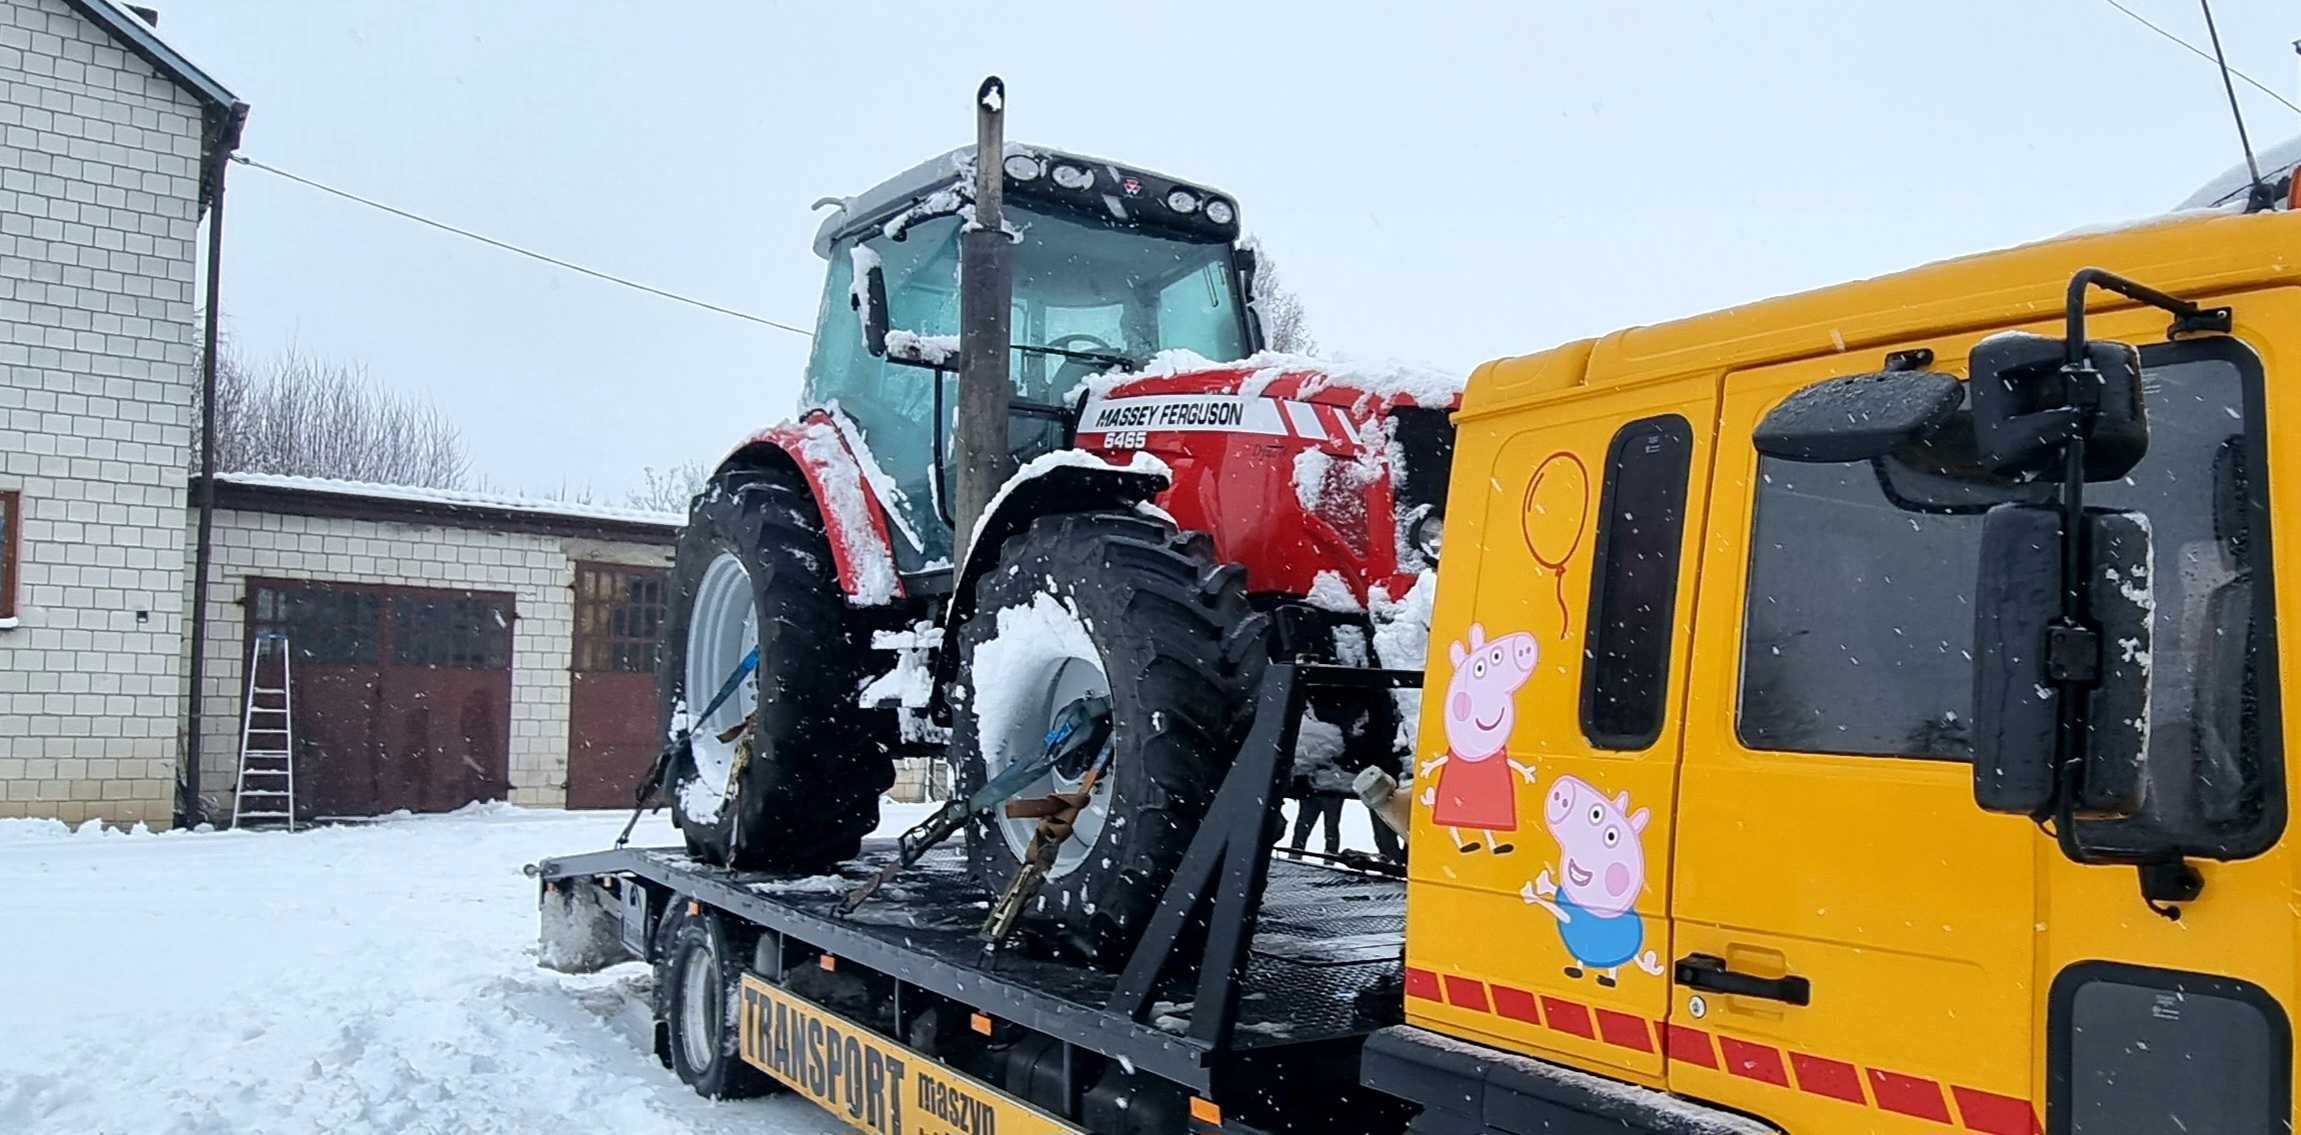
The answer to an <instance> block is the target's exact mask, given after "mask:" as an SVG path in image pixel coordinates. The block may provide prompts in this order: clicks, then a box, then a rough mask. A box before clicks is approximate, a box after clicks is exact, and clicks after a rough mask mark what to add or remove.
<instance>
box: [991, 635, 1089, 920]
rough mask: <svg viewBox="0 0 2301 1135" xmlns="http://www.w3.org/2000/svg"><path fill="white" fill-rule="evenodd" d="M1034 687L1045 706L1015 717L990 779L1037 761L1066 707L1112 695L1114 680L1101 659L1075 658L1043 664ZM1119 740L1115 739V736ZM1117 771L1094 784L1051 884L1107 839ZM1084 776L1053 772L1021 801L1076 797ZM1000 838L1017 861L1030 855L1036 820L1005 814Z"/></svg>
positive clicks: (1036, 782) (1062, 657)
mask: <svg viewBox="0 0 2301 1135" xmlns="http://www.w3.org/2000/svg"><path fill="white" fill-rule="evenodd" d="M1035 678H1036V680H1035V682H1033V685H1034V687H1035V688H1037V689H1041V690H1045V691H1046V696H1045V698H1044V700H1043V702H1042V703H1041V704H1040V705H1038V706H1037V707H1035V712H1023V713H1017V714H1015V715H1014V717H1013V724H1012V726H1010V728H1009V730H1008V733H1007V737H1006V739H1005V740H1006V744H1005V746H1004V747H1003V751H1002V752H1001V753H1000V755H999V756H998V757H997V758H996V759H995V760H987V761H985V762H984V764H985V768H986V770H987V774H988V775H990V776H997V775H998V774H999V772H1000V770H1001V769H1004V768H1006V767H1007V764H1008V763H1009V762H1011V761H1013V760H1014V759H1016V758H1017V757H1020V756H1036V755H1037V754H1039V753H1041V752H1044V751H1045V749H1046V746H1047V741H1046V737H1047V731H1048V730H1050V729H1052V728H1053V727H1054V724H1055V720H1056V718H1057V717H1059V716H1060V715H1061V713H1062V710H1063V707H1064V706H1067V705H1069V704H1070V703H1071V702H1072V701H1074V700H1076V699H1078V698H1082V697H1086V696H1087V695H1089V694H1100V695H1102V696H1104V697H1108V696H1110V692H1111V680H1110V677H1109V675H1108V674H1106V673H1105V672H1104V670H1103V663H1102V659H1100V658H1095V657H1091V656H1088V657H1080V656H1076V655H1068V654H1065V655H1058V656H1054V657H1051V658H1047V659H1045V660H1044V661H1042V662H1041V664H1040V666H1039V667H1038V670H1037V673H1036V675H1035ZM1114 739H1115V735H1114ZM1114 771H1115V770H1114V769H1112V768H1108V767H1106V768H1105V769H1104V770H1103V775H1102V776H1101V777H1100V778H1099V779H1097V780H1096V782H1095V791H1094V795H1092V796H1089V797H1088V798H1087V804H1086V807H1084V808H1081V809H1079V815H1078V818H1077V819H1076V820H1074V821H1072V823H1071V837H1070V838H1069V839H1067V840H1064V841H1063V843H1062V846H1061V847H1059V848H1057V849H1056V851H1055V865H1054V866H1053V867H1052V868H1050V869H1049V870H1048V871H1047V878H1048V879H1050V880H1053V879H1060V878H1062V877H1064V876H1066V875H1068V874H1070V873H1071V872H1073V871H1076V870H1078V868H1079V865H1080V864H1082V863H1085V862H1086V861H1087V855H1088V854H1089V853H1090V852H1092V851H1093V850H1094V846H1095V843H1096V841H1098V840H1100V839H1101V838H1102V833H1103V827H1104V826H1105V825H1106V824H1108V823H1109V822H1110V814H1111V796H1112V791H1111V780H1112V773H1113V772H1114ZM1084 779H1085V777H1084V775H1083V774H1082V775H1080V776H1076V777H1067V776H1064V775H1063V774H1062V773H1060V772H1049V773H1047V774H1046V775H1044V776H1041V777H1039V778H1038V779H1037V780H1034V781H1032V782H1031V783H1030V785H1029V786H1028V787H1026V788H1024V789H1023V790H1022V791H1021V792H1019V793H1017V794H1016V796H1017V798H1019V799H1029V798H1031V797H1037V796H1046V795H1048V794H1050V793H1055V792H1075V791H1077V790H1078V788H1079V785H1080V783H1081V782H1082V781H1083V780H1084ZM998 824H999V834H1000V835H1002V836H1003V837H1005V839H1006V841H1007V847H1008V848H1009V849H1011V850H1012V851H1013V852H1014V853H1015V860H1016V862H1018V863H1019V862H1021V861H1022V859H1023V856H1024V855H1025V854H1026V853H1027V852H1028V851H1029V850H1030V846H1031V837H1032V836H1034V835H1036V834H1038V830H1039V821H1038V820H1036V819H1010V818H1007V817H1006V816H1004V815H1003V814H1002V815H1001V817H1000V819H999V821H998Z"/></svg>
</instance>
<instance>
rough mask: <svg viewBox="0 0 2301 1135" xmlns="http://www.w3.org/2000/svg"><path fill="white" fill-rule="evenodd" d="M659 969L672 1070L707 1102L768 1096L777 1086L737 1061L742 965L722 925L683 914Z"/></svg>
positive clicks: (709, 917) (707, 917)
mask: <svg viewBox="0 0 2301 1135" xmlns="http://www.w3.org/2000/svg"><path fill="white" fill-rule="evenodd" d="M676 917H677V918H678V922H677V923H676V924H675V925H674V927H673V933H672V935H671V937H670V939H669V941H668V943H667V946H666V948H665V950H664V952H663V955H662V957H661V959H660V960H659V961H658V962H657V965H656V970H655V972H656V982H657V985H658V988H660V989H661V990H662V991H663V992H662V993H661V994H660V995H659V997H660V1000H661V1004H662V1005H663V1006H664V1023H665V1025H666V1026H667V1029H666V1031H667V1032H668V1034H669V1040H670V1045H669V1047H670V1049H671V1070H672V1071H673V1072H676V1073H678V1074H679V1078H680V1080H682V1081H684V1082H685V1083H686V1084H687V1086H688V1087H690V1088H693V1089H695V1094H696V1095H699V1096H703V1097H705V1098H706V1099H715V1100H733V1099H746V1098H749V1097H751V1096H756V1095H763V1094H765V1093H767V1092H768V1091H770V1090H772V1089H773V1088H774V1087H775V1086H776V1085H775V1082H774V1080H772V1079H771V1078H769V1077H768V1076H767V1074H766V1073H764V1072H761V1071H759V1070H758V1069H756V1068H753V1067H752V1066H750V1065H748V1064H745V1063H744V1062H743V1058H742V1057H741V1056H739V1055H737V1052H738V1050H739V1049H740V1047H741V1038H740V1037H738V1036H737V1035H736V1032H735V1006H736V989H737V987H738V985H739V984H740V983H741V981H742V975H743V963H742V960H741V958H740V957H738V956H737V953H736V951H735V950H734V949H733V948H732V946H731V944H730V943H729V941H728V938H727V932H726V929H725V928H724V927H722V926H721V925H720V922H719V919H718V918H717V917H716V916H714V915H711V914H695V915H689V914H681V915H678V916H676Z"/></svg>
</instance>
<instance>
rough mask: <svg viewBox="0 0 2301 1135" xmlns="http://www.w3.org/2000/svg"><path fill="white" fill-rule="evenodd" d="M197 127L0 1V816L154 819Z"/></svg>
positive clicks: (174, 656)
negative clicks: (17, 573) (9, 548)
mask: <svg viewBox="0 0 2301 1135" xmlns="http://www.w3.org/2000/svg"><path fill="white" fill-rule="evenodd" d="M200 130H201V119H200V109H199V106H198V104H197V103H195V102H194V101H193V100H192V99H191V98H190V97H189V96H187V95H185V94H184V93H183V91H182V90H181V89H180V88H179V87H177V86H176V85H175V84H174V83H173V82H171V81H169V80H168V79H166V78H163V77H161V76H160V75H159V74H157V73H156V72H155V71H153V69H152V68H151V67H150V66H148V65H147V64H145V63H144V61H143V60H141V59H139V58H137V57H135V56H133V55H130V54H128V53H127V52H125V51H124V50H122V49H121V47H120V46H119V44H118V43H117V41H115V40H113V39H112V38H111V37H110V36H109V35H107V34H106V33H104V32H103V31H102V30H100V29H98V28H96V27H94V26H93V25H90V24H88V23H86V22H85V21H83V20H82V19H81V18H80V17H79V16H78V15H77V14H75V13H74V12H72V11H71V9H69V8H67V7H66V6H65V5H64V4H63V3H62V2H61V0H0V489H17V490H21V491H22V493H23V501H24V512H25V522H24V527H23V534H22V535H23V539H22V550H23V557H24V562H23V571H22V589H21V591H20V592H19V594H18V596H17V598H18V604H17V607H18V612H17V613H18V621H19V623H20V625H19V626H18V627H16V628H15V629H12V630H0V816H11V815H44V816H61V817H63V818H64V819H67V820H79V819H83V818H87V817H102V818H104V819H108V820H114V821H120V822H127V821H132V820H144V821H147V822H150V823H153V824H154V825H155V826H158V825H164V824H165V823H166V822H167V821H168V819H169V817H170V814H171V810H172V804H171V799H172V797H173V794H174V788H173V785H174V779H175V768H176V757H177V740H176V729H177V721H178V717H179V711H180V709H181V706H182V693H181V684H182V677H181V673H180V670H179V666H180V655H181V652H182V643H183V609H184V586H185V585H184V575H185V559H186V557H185V553H184V548H185V536H184V533H185V528H184V524H183V516H184V513H183V508H184V482H185V470H186V468H187V467H188V465H189V459H190V452H191V449H190V447H191V443H192V430H193V428H194V422H193V415H194V410H193V405H194V399H195V391H196V377H195V368H194V367H193V366H192V352H193V346H192V344H193V338H192V330H193V314H192V308H193V281H192V275H193V258H194V242H195V232H196V229H197V227H198V221H199V205H198V168H197V167H198V164H199V155H200V145H201V137H200Z"/></svg>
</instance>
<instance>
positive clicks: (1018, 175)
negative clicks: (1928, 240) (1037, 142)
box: [1005, 154, 1039, 181]
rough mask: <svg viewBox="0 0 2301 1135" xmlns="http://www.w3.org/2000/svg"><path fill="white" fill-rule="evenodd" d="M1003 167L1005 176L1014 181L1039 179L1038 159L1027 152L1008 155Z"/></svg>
mask: <svg viewBox="0 0 2301 1135" xmlns="http://www.w3.org/2000/svg"><path fill="white" fill-rule="evenodd" d="M1005 168H1006V171H1007V176H1008V177H1011V178H1014V179H1015V180H1016V181H1037V180H1038V179H1039V159H1037V158H1034V157H1031V156H1030V155H1028V154H1010V155H1008V156H1007V162H1006V167H1005Z"/></svg>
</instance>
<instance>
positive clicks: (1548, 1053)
mask: <svg viewBox="0 0 2301 1135" xmlns="http://www.w3.org/2000/svg"><path fill="white" fill-rule="evenodd" d="M1716 382H1717V380H1716V377H1715V376H1714V375H1705V376H1701V377H1699V378H1688V379H1682V380H1676V381H1672V382H1667V383H1653V384H1647V385H1643V386H1640V387H1638V388H1636V389H1634V390H1630V391H1604V392H1600V393H1597V394H1592V395H1585V396H1580V397H1574V398H1568V399H1548V400H1543V401H1539V402H1536V403H1534V404H1532V405H1530V406H1527V407H1525V408H1522V409H1520V408H1513V409H1508V410H1503V411H1499V412H1497V413H1496V414H1494V415H1493V416H1490V417H1488V418H1487V420H1485V421H1483V422H1479V421H1466V424H1465V425H1464V427H1463V429H1462V433H1461V434H1460V438H1461V440H1460V442H1458V444H1459V445H1460V447H1461V448H1460V449H1459V450H1458V456H1457V459H1456V462H1455V477H1456V482H1455V483H1456V484H1457V485H1458V486H1461V485H1465V484H1473V485H1476V486H1477V489H1478V490H1482V491H1480V492H1479V498H1480V499H1482V500H1483V502H1484V508H1483V509H1482V510H1470V511H1469V512H1468V513H1467V514H1466V515H1465V516H1463V517H1462V518H1461V519H1459V520H1457V521H1456V523H1457V524H1460V525H1461V527H1458V528H1456V529H1455V530H1454V531H1453V532H1452V533H1450V534H1449V536H1450V538H1451V539H1452V540H1453V541H1455V543H1456V544H1457V545H1460V546H1467V547H1474V548H1477V549H1478V550H1479V554H1478V555H1476V556H1473V557H1465V558H1463V560H1462V564H1463V568H1462V569H1456V568H1453V567H1451V566H1450V567H1449V568H1448V569H1446V571H1444V572H1442V573H1441V582H1440V584H1439V596H1438V604H1437V610H1436V612H1435V615H1434V618H1433V621H1432V626H1431V636H1430V670H1429V673H1430V679H1429V685H1428V686H1427V687H1426V689H1427V693H1426V696H1425V697H1424V699H1423V701H1424V714H1423V722H1422V727H1421V740H1420V744H1419V749H1418V750H1417V753H1416V757H1417V768H1416V772H1417V778H1416V782H1415V799H1416V807H1415V813H1414V815H1415V824H1414V831H1413V849H1412V852H1413V853H1412V855H1411V856H1410V858H1409V870H1410V872H1411V873H1412V881H1413V886H1412V887H1411V888H1410V889H1409V895H1410V897H1409V900H1408V909H1407V921H1408V928H1407V937H1406V941H1407V959H1406V960H1407V1017H1408V1020H1410V1021H1412V1022H1414V1023H1416V1024H1421V1025H1424V1026H1425V1027H1429V1028H1434V1029H1439V1030H1441V1031H1444V1032H1447V1033H1451V1034H1453V1035H1457V1036H1467V1037H1471V1038H1474V1039H1477V1040H1479V1041H1480V1042H1482V1043H1487V1044H1493V1045H1496V1046H1499V1047H1503V1048H1506V1049H1510V1050H1513V1051H1517V1052H1522V1053H1529V1054H1535V1055H1539V1056H1541V1057H1543V1058H1544V1059H1548V1060H1552V1061H1558V1062H1563V1063H1567V1064H1572V1065H1577V1066H1580V1067H1583V1068H1588V1069H1591V1070H1594V1071H1600V1072H1603V1073H1604V1074H1606V1075H1609V1076H1613V1077H1616V1078H1619V1079H1627V1080H1633V1081H1637V1082H1641V1083H1645V1084H1649V1085H1654V1086H1659V1085H1660V1084H1661V1082H1662V1075H1663V1070H1662V1064H1663V1055H1662V1036H1661V1033H1660V1031H1659V1029H1658V1028H1657V1025H1658V1023H1659V1022H1660V1020H1661V1018H1662V1014H1663V1011H1664V1009H1665V1007H1666V1006H1667V1004H1668V1002H1669V977H1668V974H1669V968H1668V962H1669V959H1670V957H1671V950H1672V943H1671V935H1670V926H1669V921H1668V911H1669V895H1670V863H1671V858H1670V851H1669V849H1670V832H1671V830H1672V822H1673V820H1672V816H1673V813H1674V808H1673V797H1674V793H1673V790H1674V787H1675V782H1676V774H1677V759H1678V749H1677V742H1678V731H1677V730H1676V729H1675V728H1672V727H1670V723H1671V722H1672V721H1674V720H1675V713H1676V711H1677V708H1678V702H1679V699H1680V698H1681V697H1682V690H1683V685H1682V682H1683V677H1684V674H1685V672H1686V671H1685V667H1686V658H1687V648H1686V637H1685V628H1686V626H1687V624H1688V622H1689V621H1690V619H1691V612H1692V609H1693V608H1692V599H1693V596H1692V585H1691V583H1690V580H1691V578H1692V575H1693V568H1692V566H1691V563H1692V560H1693V558H1694V554H1695V552H1696V551H1698V549H1699V547H1700V545H1699V543H1698V540H1699V533H1700V530H1701V520H1700V518H1701V511H1702V496H1703V486H1704V481H1705V477H1706V469H1707V466H1708V463H1709V448H1710V436H1709V431H1710V423H1711V420H1712V418H1713V416H1714V402H1713V399H1714V397H1715V391H1716ZM1473 479H1474V480H1473ZM1462 491H1473V490H1462ZM1450 563H1451V561H1450Z"/></svg>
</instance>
